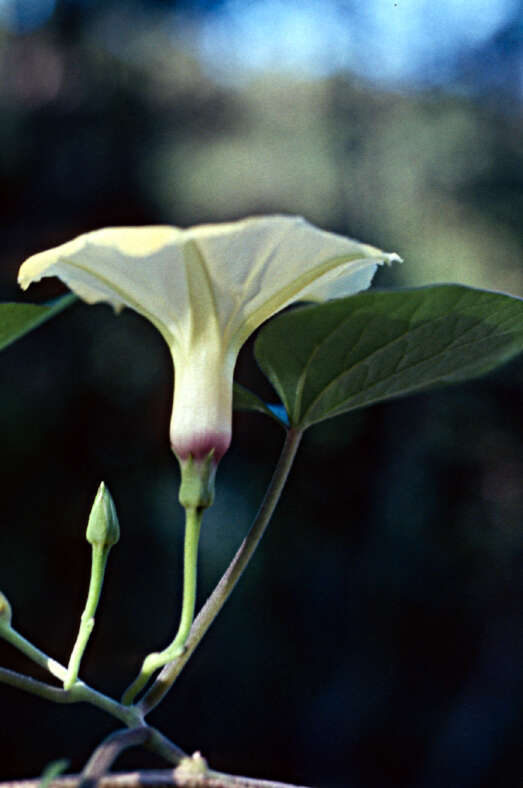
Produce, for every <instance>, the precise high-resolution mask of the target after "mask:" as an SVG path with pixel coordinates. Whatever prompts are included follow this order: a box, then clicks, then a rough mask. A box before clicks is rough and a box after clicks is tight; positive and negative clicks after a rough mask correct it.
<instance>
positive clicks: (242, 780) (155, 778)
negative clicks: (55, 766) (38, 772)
mask: <svg viewBox="0 0 523 788" xmlns="http://www.w3.org/2000/svg"><path fill="white" fill-rule="evenodd" d="M177 772H178V770H177V769H174V770H173V769H158V770H153V771H143V772H121V773H118V772H117V773H113V774H107V775H106V776H105V777H102V778H101V779H100V780H99V781H98V783H97V785H98V788H307V786H299V785H294V784H292V785H291V784H290V783H282V782H273V781H272V780H256V779H254V778H251V777H238V776H236V775H232V774H221V773H220V772H214V771H209V772H208V773H207V775H206V776H204V777H200V778H198V780H199V781H198V782H195V778H194V776H189V775H185V776H184V775H183V774H180V773H177ZM79 779H80V778H79V776H78V775H66V776H63V777H57V778H55V779H54V780H52V781H51V783H50V786H49V788H79ZM39 786H40V778H38V779H36V780H15V781H12V782H4V783H0V788H39Z"/></svg>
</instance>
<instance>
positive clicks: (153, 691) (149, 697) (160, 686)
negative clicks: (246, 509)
mask: <svg viewBox="0 0 523 788" xmlns="http://www.w3.org/2000/svg"><path fill="white" fill-rule="evenodd" d="M302 434H303V433H302V432H301V431H297V430H293V429H290V430H289V431H288V433H287V437H286V440H285V443H284V445H283V449H282V452H281V454H280V458H279V460H278V464H277V465H276V468H275V470H274V474H273V476H272V479H271V482H270V484H269V487H268V489H267V492H266V493H265V497H264V499H263V502H262V505H261V507H260V509H259V511H258V514H257V515H256V518H255V520H254V522H253V524H252V526H251V529H250V531H249V533H248V534H247V536H246V537H245V539H244V540H243V542H242V544H241V545H240V547H239V549H238V552H237V553H236V555H235V556H234V558H233V559H232V561H231V563H230V565H229V567H228V569H227V570H226V571H225V574H224V575H223V576H222V578H221V580H220V581H219V583H218V585H217V586H216V588H215V589H214V591H213V592H212V594H211V596H210V597H209V599H208V600H207V602H206V603H205V605H204V606H203V607H202V609H201V610H200V612H199V613H198V616H197V617H196V620H195V621H194V624H193V625H192V627H191V631H190V634H189V637H188V638H187V641H186V642H185V648H184V650H183V652H182V653H180V654H179V655H178V656H177V657H174V658H173V660H172V661H171V662H169V663H168V664H166V665H165V667H164V669H163V670H162V671H161V673H160V674H159V676H157V678H156V679H155V681H154V683H153V684H152V686H151V688H150V689H149V690H148V692H147V693H146V694H145V695H144V697H143V698H142V700H141V701H140V703H138V704H137V707H136V708H138V709H140V711H141V712H142V714H143V715H144V717H145V715H146V714H148V713H149V712H150V711H152V709H154V708H155V707H156V706H157V705H158V704H159V703H160V701H161V700H162V699H163V697H164V696H165V695H166V694H167V692H168V691H169V690H170V688H171V687H172V685H173V684H174V682H175V681H176V679H177V678H178V676H179V674H180V673H181V671H182V670H183V668H184V666H185V664H186V663H187V661H188V660H189V658H190V657H191V655H192V653H193V652H194V650H195V649H196V647H197V646H198V644H199V643H200V641H201V639H202V638H203V636H204V635H205V633H206V632H207V630H208V629H209V627H210V626H211V624H212V622H213V621H214V619H215V618H216V616H217V615H218V613H219V612H220V610H221V609H222V607H223V606H224V604H225V603H226V601H227V599H228V598H229V596H230V594H231V592H232V590H233V588H234V587H235V585H236V583H237V582H238V580H239V579H240V577H241V575H242V573H243V570H244V569H245V567H246V566H247V564H248V563H249V561H250V559H251V557H252V555H253V553H254V551H255V550H256V547H257V546H258V544H259V542H260V540H261V538H262V536H263V534H264V533H265V529H266V528H267V525H268V524H269V521H270V519H271V517H272V514H273V512H274V510H275V508H276V505H277V503H278V501H279V499H280V496H281V494H282V491H283V488H284V486H285V482H286V481H287V477H288V475H289V471H290V469H291V467H292V463H293V462H294V458H295V456H296V452H297V450H298V446H299V444H300V440H301V436H302Z"/></svg>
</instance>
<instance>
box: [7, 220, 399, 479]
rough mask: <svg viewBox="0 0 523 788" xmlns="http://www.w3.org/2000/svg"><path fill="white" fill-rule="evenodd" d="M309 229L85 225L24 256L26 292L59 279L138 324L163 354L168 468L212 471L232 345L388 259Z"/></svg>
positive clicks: (348, 287)
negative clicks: (144, 322) (147, 324)
mask: <svg viewBox="0 0 523 788" xmlns="http://www.w3.org/2000/svg"><path fill="white" fill-rule="evenodd" d="M399 259H400V258H398V256H397V255H395V254H387V253H386V252H382V251H381V250H379V249H376V248H374V247H372V246H368V245H366V244H362V243H359V242H357V241H354V240H351V239H348V238H345V237H342V236H340V235H336V234H333V233H330V232H326V231H323V230H320V229H317V228H316V227H314V226H313V225H311V224H309V223H308V222H307V221H305V220H304V219H302V218H300V217H294V216H267V217H253V218H248V219H244V220H242V221H236V222H228V223H223V224H207V225H201V226H196V227H189V228H187V229H181V228H178V227H171V226H163V225H160V226H151V227H118V228H112V227H110V228H106V229H102V230H95V231H94V232H89V233H85V234H83V235H80V236H78V237H77V238H75V239H74V240H72V241H69V242H68V243H64V244H62V245H61V246H58V247H56V248H54V249H50V250H48V251H45V252H40V253H38V254H35V255H33V256H32V257H30V258H28V259H27V260H26V261H25V263H24V264H23V265H22V267H21V268H20V273H19V282H20V284H21V286H22V288H24V289H26V288H27V287H28V286H29V284H30V283H31V282H35V281H38V280H40V279H41V278H42V277H46V276H57V277H59V278H60V279H61V280H62V281H63V282H65V284H67V285H68V287H69V288H70V289H71V290H73V291H74V292H75V293H76V294H77V295H78V296H79V297H80V298H82V299H83V300H84V301H86V302H88V303H90V304H93V303H97V302H100V301H103V302H108V303H109V304H112V306H113V307H114V308H115V309H116V310H120V309H121V308H123V307H124V306H127V307H130V308H131V309H134V310H136V311H137V312H139V313H140V314H141V315H143V316H144V317H146V318H148V320H150V321H151V322H152V323H153V324H154V325H155V326H156V328H157V329H158V330H159V331H160V333H161V334H162V336H163V337H164V339H165V340H166V342H167V344H168V346H169V349H170V351H171V355H172V359H173V362H174V368H175V387H174V402H173V409H172V417H171V424H170V440H171V445H172V448H173V450H174V452H175V454H176V455H177V456H178V458H179V459H180V461H183V460H187V459H188V458H190V457H192V458H193V459H194V460H202V459H203V458H205V457H208V456H209V453H210V452H212V459H213V463H215V464H217V463H218V461H219V460H220V458H221V457H222V456H223V454H224V453H225V452H226V451H227V449H228V447H229V444H230V441H231V421H232V390H233V372H234V366H235V362H236V358H237V355H238V351H239V350H240V348H241V346H242V345H243V343H244V342H245V341H246V339H247V338H248V337H249V336H250V334H252V332H253V331H254V330H255V329H256V328H258V326H260V325H261V324H262V323H263V322H264V321H265V320H267V319H268V318H269V317H271V316H272V315H274V314H275V313H276V312H279V311H280V310H281V309H283V308H284V307H286V306H288V305H289V304H292V303H293V302H295V301H323V300H326V299H330V298H339V297H341V296H346V295H350V294H352V293H356V292H358V291H360V290H365V289H366V288H367V287H369V285H370V283H371V280H372V277H373V275H374V273H375V271H376V267H377V265H378V264H381V263H384V262H391V261H393V260H399Z"/></svg>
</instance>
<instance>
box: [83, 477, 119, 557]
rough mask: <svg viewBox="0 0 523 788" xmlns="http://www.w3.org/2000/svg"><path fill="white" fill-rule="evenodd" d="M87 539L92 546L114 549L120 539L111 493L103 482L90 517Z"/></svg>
mask: <svg viewBox="0 0 523 788" xmlns="http://www.w3.org/2000/svg"><path fill="white" fill-rule="evenodd" d="M85 538H86V539H87V541H88V542H89V543H90V544H92V545H100V546H101V547H112V546H113V544H116V542H117V541H118V539H119V538H120V526H119V524H118V516H117V514H116V508H115V505H114V501H113V499H112V498H111V493H110V492H109V490H108V489H107V487H106V486H105V484H104V482H102V483H101V484H100V486H99V488H98V492H97V493H96V498H95V499H94V503H93V506H92V509H91V514H90V515H89V522H88V523H87V531H86V534H85Z"/></svg>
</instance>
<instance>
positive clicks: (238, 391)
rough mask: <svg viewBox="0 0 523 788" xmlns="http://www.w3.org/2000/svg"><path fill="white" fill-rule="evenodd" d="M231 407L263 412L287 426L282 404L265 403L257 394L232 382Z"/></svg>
mask: <svg viewBox="0 0 523 788" xmlns="http://www.w3.org/2000/svg"><path fill="white" fill-rule="evenodd" d="M233 408H234V410H255V411H258V412H259V413H265V415H266V416H270V417H271V419H274V420H275V421H277V422H278V424H280V425H281V426H282V427H285V429H287V427H288V422H287V414H286V412H285V408H284V407H283V405H281V404H277V405H267V404H266V403H265V402H264V401H263V400H262V399H260V397H258V395H257V394H253V392H252V391H249V389H246V388H245V386H241V385H240V384H239V383H235V384H234V398H233Z"/></svg>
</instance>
